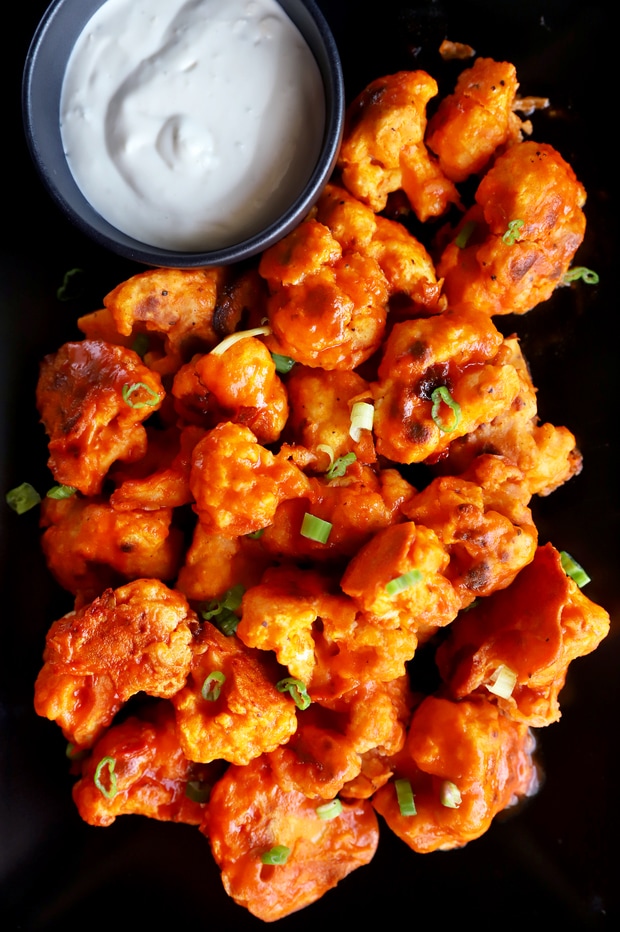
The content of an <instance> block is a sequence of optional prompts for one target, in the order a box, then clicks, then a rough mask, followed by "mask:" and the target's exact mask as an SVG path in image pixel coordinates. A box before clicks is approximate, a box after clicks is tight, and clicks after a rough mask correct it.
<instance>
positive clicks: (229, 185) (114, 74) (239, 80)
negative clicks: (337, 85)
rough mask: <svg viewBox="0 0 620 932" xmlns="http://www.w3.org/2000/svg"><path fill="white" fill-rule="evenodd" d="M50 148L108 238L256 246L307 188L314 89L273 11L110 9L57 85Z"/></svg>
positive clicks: (278, 12) (118, 5)
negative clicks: (256, 238)
mask: <svg viewBox="0 0 620 932" xmlns="http://www.w3.org/2000/svg"><path fill="white" fill-rule="evenodd" d="M60 114H61V134H62V139H63V145H64V147H65V152H66V157H67V161H68V163H69V167H70V169H71V171H72V173H73V176H74V178H75V180H76V183H77V184H78V187H79V188H80V189H81V191H82V193H83V194H84V196H85V197H86V199H87V200H88V201H89V202H90V203H91V204H92V206H93V207H94V208H95V209H96V210H97V211H98V212H99V213H100V214H102V215H103V216H104V217H105V219H106V220H108V221H109V222H110V223H111V224H112V225H113V226H116V227H117V228H118V229H120V230H122V231H123V232H125V233H127V234H128V235H130V236H133V237H134V238H136V239H138V240H140V241H141V242H144V243H148V244H150V245H153V246H159V247H162V248H168V249H177V250H182V251H188V252H193V251H202V250H205V249H212V248H216V249H217V248H220V247H224V246H228V245H231V244H233V243H236V242H240V241H241V240H243V239H245V238H247V237H248V236H250V235H252V234H254V233H257V232H259V231H260V230H261V229H263V228H264V227H265V226H266V225H267V224H269V223H270V222H271V221H272V220H275V219H276V218H277V216H278V215H279V214H280V213H282V211H283V210H284V209H286V207H287V206H288V204H289V203H290V201H291V200H292V199H294V197H295V195H296V194H297V193H299V192H300V191H301V189H302V188H303V186H304V184H305V182H306V181H307V180H308V178H309V177H310V174H311V173H312V169H313V168H314V165H315V162H316V158H317V155H318V152H319V148H320V144H321V138H322V135H323V126H324V121H325V104H324V92H323V84H322V80H321V75H320V72H319V69H318V66H317V64H316V62H315V59H314V57H313V55H312V53H311V51H310V49H309V48H308V46H307V44H306V42H305V40H304V39H303V37H302V36H301V34H300V33H299V31H298V30H297V28H296V26H295V25H294V24H293V22H292V21H291V20H290V19H289V18H288V16H287V15H286V14H285V12H284V10H283V9H282V7H281V6H280V5H279V4H278V3H276V2H275V0H186V2H184V0H107V2H106V3H104V4H103V5H102V6H101V7H100V8H99V9H98V10H97V12H96V13H95V14H94V15H93V17H92V18H91V19H90V21H89V22H88V23H87V25H86V27H85V28H84V30H83V32H82V33H81V35H80V36H79V38H78V41H77V43H76V45H75V48H74V50H73V52H72V54H71V57H70V60H69V63H68V65H67V71H66V74H65V77H64V82H63V89H62V96H61V105H60Z"/></svg>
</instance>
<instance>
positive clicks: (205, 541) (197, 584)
mask: <svg viewBox="0 0 620 932" xmlns="http://www.w3.org/2000/svg"><path fill="white" fill-rule="evenodd" d="M270 562H271V556H270V554H268V553H267V552H266V551H265V550H263V547H262V545H261V541H260V540H257V539H255V538H253V537H247V536H246V537H227V536H226V535H225V534H220V533H218V532H217V531H211V530H208V529H207V528H205V527H204V525H202V524H201V523H200V521H199V522H198V523H197V524H196V527H195V528H194V532H193V535H192V540H191V543H190V545H189V547H188V548H187V551H186V553H185V561H184V563H183V565H182V566H181V568H180V570H179V575H178V577H177V581H176V588H177V589H179V590H180V591H181V592H183V593H184V594H185V595H186V596H187V598H188V599H189V600H190V601H191V602H203V601H204V602H206V601H210V600H212V599H218V598H219V597H220V596H221V595H222V593H223V592H227V591H228V590H229V589H232V587H233V586H236V585H241V586H242V587H243V588H244V589H248V588H250V586H255V585H257V583H258V582H259V581H260V578H261V576H262V574H263V572H264V571H265V569H266V568H267V566H268V564H269V563H270Z"/></svg>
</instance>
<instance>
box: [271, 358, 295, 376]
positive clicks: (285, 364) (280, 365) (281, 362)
mask: <svg viewBox="0 0 620 932" xmlns="http://www.w3.org/2000/svg"><path fill="white" fill-rule="evenodd" d="M271 358H272V359H273V361H274V362H275V364H276V372H279V373H280V375H286V373H287V372H290V371H291V369H292V368H293V366H294V365H295V360H294V359H291V357H290V356H282V355H281V354H280V353H272V354H271Z"/></svg>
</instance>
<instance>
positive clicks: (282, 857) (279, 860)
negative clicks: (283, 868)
mask: <svg viewBox="0 0 620 932" xmlns="http://www.w3.org/2000/svg"><path fill="white" fill-rule="evenodd" d="M290 853H291V849H290V848H287V847H286V845H275V846H274V847H273V848H270V849H269V851H264V852H263V853H262V854H261V856H260V859H261V861H262V862H263V864H286V862H287V860H288V856H289V854H290Z"/></svg>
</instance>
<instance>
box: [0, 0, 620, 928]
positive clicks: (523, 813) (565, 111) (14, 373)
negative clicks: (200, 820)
mask: <svg viewBox="0 0 620 932" xmlns="http://www.w3.org/2000/svg"><path fill="white" fill-rule="evenodd" d="M45 5H46V4H45V0H31V2H29V3H27V4H18V6H17V7H16V8H12V10H11V25H10V28H5V33H4V43H3V46H4V47H3V53H2V59H1V60H2V64H1V67H2V69H3V70H4V75H3V82H2V86H3V87H4V89H5V90H4V94H3V134H2V140H3V156H4V157H3V165H4V168H3V180H4V191H5V194H4V198H3V215H2V224H1V232H0V236H1V237H2V247H1V250H0V352H1V364H0V379H1V380H2V387H1V391H0V406H1V408H0V453H1V472H0V479H1V482H0V485H1V488H2V506H1V507H0V524H1V530H2V536H1V546H0V561H1V566H2V574H3V588H2V599H1V602H0V605H1V609H0V612H1V616H2V636H1V641H0V658H1V661H0V662H1V670H2V672H1V679H0V686H1V705H0V721H1V724H2V738H1V743H0V755H1V757H0V760H1V771H0V773H1V779H2V788H1V791H0V811H1V813H2V821H1V839H0V863H1V884H2V886H1V890H2V892H1V898H0V925H1V926H2V928H3V929H4V930H18V929H19V930H29V932H30V930H32V932H34V930H52V929H63V930H72V929H77V928H78V927H79V928H82V927H88V926H89V925H93V924H97V922H96V921H97V919H98V920H99V923H98V924H99V925H105V926H107V927H108V928H119V927H120V928H129V927H132V926H134V925H135V924H137V923H139V924H140V927H141V928H146V929H150V930H158V929H164V928H166V929H168V928H169V927H171V925H172V924H174V928H177V929H179V928H193V929H207V928H208V929H235V930H237V929H239V930H243V929H258V928H259V926H261V925H263V923H261V922H260V921H259V920H257V919H254V918H253V917H252V916H251V915H250V914H248V913H246V912H245V911H244V910H243V909H241V908H240V907H237V906H236V905H235V904H234V903H233V902H232V901H231V900H229V898H228V897H227V896H226V895H225V893H224V891H223V888H222V885H221V882H220V878H219V874H218V871H217V869H216V867H215V865H214V863H213V861H212V859H211V855H210V851H209V847H208V844H207V842H206V840H205V839H204V838H203V837H202V836H201V835H200V833H199V832H198V831H197V830H196V829H194V828H190V827H188V826H183V825H176V824H167V823H159V822H154V821H149V820H146V819H144V818H141V817H137V816H129V817H125V818H120V819H118V820H117V821H116V822H115V824H114V825H112V826H111V827H110V828H106V829H102V828H92V827H89V826H88V825H86V824H85V823H83V822H82V821H81V820H80V818H79V816H78V814H77V812H76V810H75V808H74V806H73V803H72V800H71V784H72V778H71V776H70V775H69V772H68V767H67V764H66V761H65V757H64V748H65V742H64V740H63V738H62V736H61V734H60V731H59V729H58V728H57V727H56V726H55V725H53V724H52V723H50V722H48V721H46V720H43V719H40V718H38V717H37V716H36V715H35V713H34V711H33V707H32V696H33V683H34V680H35V677H36V675H37V673H38V670H39V668H40V665H41V653H42V650H43V644H44V638H45V633H46V630H47V628H48V626H49V625H50V623H51V622H52V621H53V620H54V619H55V618H57V617H59V616H60V615H61V614H63V613H64V612H65V611H67V610H68V609H69V608H70V607H71V606H70V605H69V604H68V600H67V596H66V594H65V593H62V592H61V591H59V589H58V587H57V586H56V584H55V583H54V582H53V581H52V580H51V578H50V576H49V575H48V573H47V570H46V568H45V565H44V561H43V559H42V556H41V553H40V550H39V546H38V534H39V531H38V526H37V522H38V517H37V512H36V509H35V510H34V511H32V512H29V513H27V514H25V515H22V516H18V515H16V514H15V513H13V512H12V511H10V510H9V509H8V508H6V507H4V493H5V492H6V491H7V490H8V489H10V488H12V487H13V486H15V485H18V484H19V483H21V482H22V481H24V480H27V481H29V482H31V483H32V484H33V485H35V486H37V487H39V488H46V487H47V485H48V484H49V474H48V473H47V469H46V465H45V464H46V459H47V455H46V446H45V436H44V434H43V430H42V427H41V426H40V424H39V422H38V416H37V413H36V410H35V406H34V387H35V383H36V379H37V367H38V362H39V360H40V358H41V357H42V356H43V355H44V354H45V353H48V352H51V351H53V350H55V349H56V348H57V347H58V346H60V344H61V343H62V342H64V341H65V340H67V339H76V338H79V334H78V331H77V328H76V325H75V321H76V318H77V317H78V315H79V314H81V313H84V312H86V311H90V310H94V309H96V308H98V307H100V306H101V301H102V298H103V296H104V295H105V294H106V293H107V291H109V290H110V289H111V288H112V287H113V286H114V285H116V284H117V283H118V282H120V281H121V280H123V279H124V278H126V277H128V276H129V275H131V274H133V273H134V272H136V271H139V270H140V269H139V268H138V267H136V266H133V265H131V264H129V263H126V262H124V261H122V260H120V259H118V258H115V257H114V256H113V255H111V254H108V253H106V252H104V251H103V250H102V249H101V248H99V247H97V246H95V245H93V244H92V243H90V242H89V241H87V240H85V239H84V238H83V236H82V235H81V234H80V233H78V232H77V231H76V230H75V229H74V228H73V227H71V226H70V225H69V224H68V222H67V221H66V220H65V218H64V217H63V216H62V215H61V214H60V213H59V212H58V209H57V208H56V207H55V205H53V204H52V203H51V202H50V200H49V198H48V197H47V196H46V194H45V193H44V192H43V189H42V187H41V185H40V183H39V181H38V179H37V177H36V175H35V171H34V168H33V166H32V165H31V163H30V160H29V157H28V154H27V151H26V147H25V143H24V140H23V134H22V126H21V113H20V83H21V70H22V67H23V61H24V57H25V55H26V51H27V47H28V43H29V41H30V38H31V36H32V33H33V32H34V29H35V27H36V24H37V22H38V19H39V17H40V16H41V14H42V13H43V11H44V9H45ZM319 5H320V6H321V8H322V9H323V10H324V13H325V15H326V17H327V19H328V22H329V24H330V26H331V28H332V30H333V33H334V36H335V38H336V41H337V43H338V45H339V48H340V51H341V56H342V62H343V68H344V75H345V84H346V91H347V96H348V98H351V97H352V96H353V95H354V94H356V93H357V92H358V91H359V90H361V89H362V87H363V86H364V85H365V84H366V83H368V82H369V81H370V80H372V79H373V78H375V77H379V76H381V75H383V74H388V73H390V72H393V71H397V70H400V69H411V70H412V69H417V68H423V69H425V70H427V71H428V72H429V73H431V74H432V75H433V76H435V77H436V78H437V79H438V80H439V82H440V91H441V92H445V93H447V92H449V91H450V90H451V89H452V86H453V83H454V80H455V76H456V74H457V72H458V70H459V69H460V68H461V67H463V66H462V65H461V64H457V63H454V62H448V63H442V61H441V59H440V56H439V53H438V48H439V45H440V43H441V41H442V39H444V38H449V39H451V40H454V41H460V42H465V43H468V44H470V45H472V46H473V47H474V48H475V50H476V52H477V53H478V54H479V55H483V56H488V57H492V58H496V59H504V60H509V61H512V62H513V63H514V64H515V65H516V66H517V73H518V77H519V80H520V84H521V93H523V94H528V95H530V94H531V95H539V96H545V97H549V98H550V100H551V107H550V108H549V109H548V110H546V111H542V112H540V113H536V114H535V115H534V116H533V118H532V119H533V123H534V138H535V139H538V140H540V141H547V142H550V143H552V144H553V145H555V146H556V147H557V148H558V149H559V150H560V152H561V153H562V154H563V155H564V157H565V158H566V159H567V160H568V161H569V162H570V163H571V164H572V166H573V168H574V169H575V171H576V173H577V175H578V176H579V178H580V180H581V181H582V182H583V183H584V185H585V187H586V190H587V192H588V200H587V204H586V215H587V219H588V229H587V233H586V239H585V242H584V244H583V245H582V247H581V248H580V251H579V253H578V257H577V258H578V260H579V264H581V265H585V266H587V267H589V268H592V269H594V270H595V271H597V272H598V274H599V276H600V283H599V284H598V285H596V286H594V287H592V286H586V285H584V284H583V283H581V284H580V285H578V286H573V287H571V288H562V289H559V290H558V291H556V292H555V294H554V295H553V296H552V298H551V299H550V300H549V301H548V302H547V303H545V304H544V305H540V306H539V307H538V308H536V309H535V310H534V311H532V312H531V313H530V314H528V315H526V316H525V317H521V318H505V319H503V320H502V321H501V322H500V326H501V329H502V330H503V331H504V332H507V333H508V332H513V331H516V332H517V333H518V334H519V336H520V337H521V340H522V344H523V347H524V350H525V354H526V356H527V358H528V359H529V362H530V365H531V368H532V371H533V375H534V382H535V384H536V385H537V386H538V389H539V395H538V399H539V412H540V415H541V417H542V418H543V419H544V420H548V421H551V422H552V423H555V424H565V425H566V426H568V427H569V428H570V429H571V430H572V431H573V432H574V433H575V434H576V436H577V439H578V442H579V446H580V448H581V450H582V452H583V455H584V469H583V472H582V474H581V475H580V476H578V477H576V478H574V479H572V480H571V481H570V482H569V483H568V484H567V485H565V486H564V487H562V488H561V489H559V490H557V491H556V492H554V493H553V494H552V495H551V496H549V497H548V498H545V499H538V500H536V501H535V502H534V503H533V510H534V515H535V518H536V521H537V524H538V528H539V533H540V539H541V542H545V541H547V540H550V541H552V542H553V543H554V544H555V545H556V546H557V547H558V549H565V550H568V551H569V552H570V553H571V554H572V555H573V556H574V557H575V558H576V559H577V560H578V561H579V562H580V563H582V565H583V566H584V567H585V568H586V569H587V571H588V573H589V574H590V576H591V577H592V581H591V583H590V584H589V586H588V588H587V590H586V594H587V595H588V596H589V597H590V598H591V599H592V600H594V601H596V602H599V603H600V604H602V605H603V606H604V607H605V608H607V610H608V611H609V612H610V614H611V616H612V630H611V633H610V635H609V637H608V638H607V639H606V640H605V641H604V642H603V643H602V645H601V646H600V647H599V649H598V650H597V651H596V652H595V653H593V654H591V655H589V656H588V657H585V658H581V659H579V660H577V661H575V662H574V664H573V665H572V666H571V668H570V671H569V676H568V681H567V684H566V686H565V688H564V690H563V692H562V693H561V695H560V700H561V706H562V713H563V714H562V719H561V721H560V722H559V723H557V724H555V725H552V726H551V727H549V728H547V729H545V730H544V731H540V732H539V733H538V738H539V752H538V753H539V761H540V765H541V768H542V771H543V774H544V780H543V785H542V787H541V789H540V791H539V793H538V794H537V795H536V796H535V797H534V798H532V799H530V800H528V801H527V802H526V803H525V804H524V805H523V806H522V807H521V808H519V809H518V810H517V811H514V812H509V813H507V814H506V815H505V816H504V817H498V818H497V819H496V821H495V823H494V824H493V826H492V827H491V829H490V831H489V832H488V833H487V834H486V835H485V836H484V837H483V838H481V839H479V840H478V841H475V842H472V843H470V844H469V845H468V846H467V847H466V848H464V849H461V850H458V851H452V852H443V853H436V854H430V855H416V854H414V853H413V852H412V851H410V850H409V849H408V848H407V847H406V846H405V845H404V844H403V843H401V842H400V841H399V840H398V839H397V838H396V837H395V836H393V835H392V834H391V833H390V832H389V831H387V830H386V831H382V835H381V841H380V844H379V850H378V852H377V855H376V857H375V859H374V861H373V862H372V864H371V865H370V866H368V867H366V868H362V869H360V870H358V871H356V872H354V873H353V874H351V875H350V876H349V877H348V878H346V879H345V880H344V881H342V882H341V884H340V885H339V886H338V888H336V889H335V890H333V891H331V892H330V893H328V894H327V895H326V896H325V897H324V898H323V899H322V900H321V901H320V902H318V903H316V904H315V905H313V906H310V907H308V908H307V909H305V910H303V911H301V912H299V913H297V914H294V915H292V916H290V917H289V918H287V919H283V920H280V921H279V922H278V923H277V926H278V928H281V929H282V930H285V929H291V930H292V929H295V930H296V932H303V930H305V929H311V928H312V929H315V928H317V927H321V926H323V927H325V928H335V927H336V926H340V924H341V923H342V922H343V921H344V922H346V924H347V928H351V927H353V926H356V925H359V926H360V927H363V928H365V927H367V926H368V925H369V924H370V923H372V924H373V925H374V924H375V923H381V927H382V928H385V927H388V928H389V927H390V926H392V925H394V924H396V923H402V922H403V920H404V921H406V922H408V923H411V924H414V923H420V922H424V923H425V924H430V923H432V925H433V926H434V927H435V928H438V929H448V928H451V927H452V926H453V924H454V923H458V924H459V925H461V924H462V925H465V924H467V922H469V924H472V923H473V924H474V925H475V926H476V927H478V928H484V929H491V928H492V929H516V928H519V927H522V926H527V927H529V928H532V929H535V930H538V929H543V928H545V927H546V926H547V923H550V924H551V923H552V924H553V927H554V928H555V927H557V928H562V929H598V928H603V927H606V926H607V925H609V926H610V927H615V928H617V927H618V926H617V925H616V923H617V921H618V918H619V917H620V913H619V907H620V896H619V893H618V890H619V887H620V882H619V878H618V875H619V870H618V869H619V867H620V858H619V857H618V847H617V839H618V836H619V833H620V822H619V820H618V808H619V806H618V795H619V793H618V772H619V771H618V764H619V763H620V760H619V755H618V725H617V715H618V712H619V711H620V695H619V690H618V684H619V682H620V676H619V675H618V670H619V669H620V639H619V637H618V629H617V626H618V623H619V619H618V591H619V589H620V586H618V575H619V574H618V546H619V544H620V535H619V533H618V532H619V528H620V522H619V520H618V518H619V512H620V502H619V494H618V488H619V485H620V483H619V481H618V476H619V475H620V471H619V465H620V464H619V460H618V442H617V430H618V427H617V424H618V413H617V411H618V393H617V381H618V379H617V372H618V363H617V329H618V328H617V324H616V322H615V315H616V313H617V295H616V289H617V279H616V266H617V256H618V249H619V245H620V237H619V236H618V205H617V199H616V196H615V190H614V189H615V179H616V177H617V171H618V169H617V159H616V150H615V147H614V146H613V144H612V138H611V137H612V126H613V122H615V121H614V104H615V85H614V83H613V81H614V75H615V66H616V61H615V56H616V52H615V41H614V33H613V27H612V23H611V15H610V12H609V7H610V5H609V4H608V3H606V2H605V0H590V2H587V3H586V2H583V0H546V2H545V0H516V2H512V0H458V2H443V0H436V2H434V0H423V2H419V3H405V2H400V0H381V2H380V3H371V4H360V3H353V2H347V0H333V2H330V0H320V3H319ZM76 267H77V268H80V269H83V270H84V272H85V274H84V276H83V278H82V279H81V282H82V285H83V288H82V292H81V294H80V295H79V296H76V297H74V298H72V299H70V300H66V301H61V300H59V299H58V297H57V289H58V287H59V286H60V285H61V284H62V281H63V278H64V275H65V273H66V272H67V270H69V269H72V268H76Z"/></svg>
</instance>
